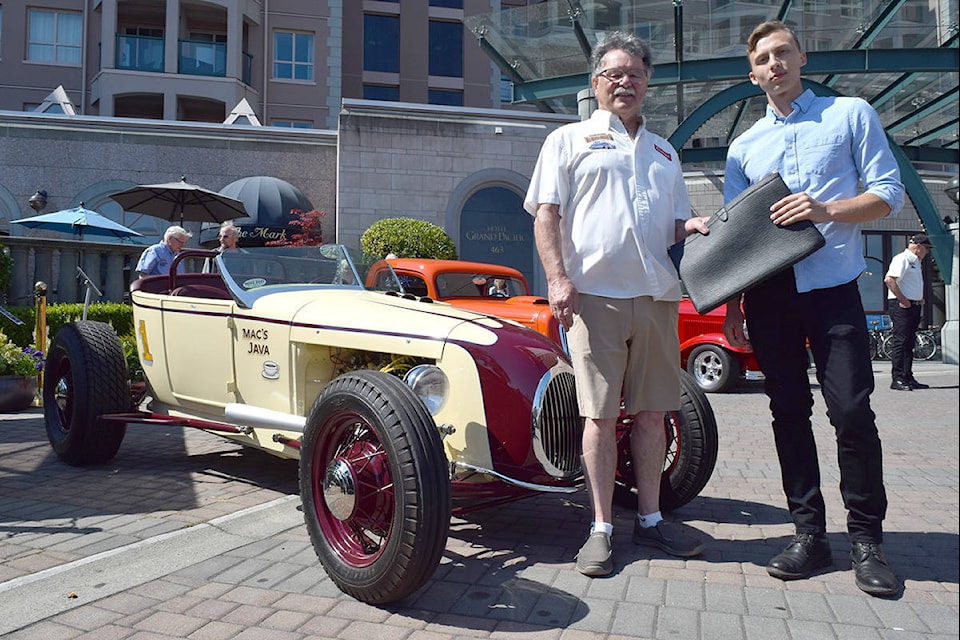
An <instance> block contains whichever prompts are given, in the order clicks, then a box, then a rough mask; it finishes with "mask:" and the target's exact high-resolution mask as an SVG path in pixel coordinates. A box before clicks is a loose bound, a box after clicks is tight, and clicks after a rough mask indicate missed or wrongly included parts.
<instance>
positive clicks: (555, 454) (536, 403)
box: [532, 362, 583, 478]
mask: <svg viewBox="0 0 960 640" xmlns="http://www.w3.org/2000/svg"><path fill="white" fill-rule="evenodd" d="M532 426H533V451H534V454H535V455H536V456H537V460H539V461H540V464H542V465H543V468H544V470H545V471H546V472H547V473H549V474H550V475H551V476H553V477H555V478H572V477H576V476H579V475H580V472H581V471H580V446H581V442H580V441H581V438H582V437H583V419H582V418H581V417H580V410H579V409H578V407H577V390H576V386H575V385H574V379H573V371H572V370H571V369H570V367H569V366H568V365H567V364H566V363H562V362H561V363H558V364H557V365H556V366H555V367H553V368H552V369H551V370H550V371H548V372H547V373H545V374H544V375H543V377H542V378H541V379H540V383H539V384H538V385H537V392H536V395H535V396H534V399H533V424H532Z"/></svg>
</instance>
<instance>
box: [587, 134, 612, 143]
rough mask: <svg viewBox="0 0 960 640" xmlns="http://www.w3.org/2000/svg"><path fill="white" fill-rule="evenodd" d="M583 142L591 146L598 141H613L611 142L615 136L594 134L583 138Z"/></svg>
mask: <svg viewBox="0 0 960 640" xmlns="http://www.w3.org/2000/svg"><path fill="white" fill-rule="evenodd" d="M583 140H584V141H585V142H586V143H587V144H590V143H591V142H596V141H598V140H611V141H612V140H613V136H612V135H611V134H609V133H593V134H590V135H589V136H584V137H583Z"/></svg>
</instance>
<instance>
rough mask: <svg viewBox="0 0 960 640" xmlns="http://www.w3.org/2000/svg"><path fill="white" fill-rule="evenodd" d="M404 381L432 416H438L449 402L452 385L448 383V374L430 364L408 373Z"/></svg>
mask: <svg viewBox="0 0 960 640" xmlns="http://www.w3.org/2000/svg"><path fill="white" fill-rule="evenodd" d="M403 381H404V382H406V383H407V386H409V387H410V388H411V389H413V392H414V393H415V394H417V397H418V398H420V399H421V400H422V401H423V404H425V405H426V407H427V410H428V411H429V412H430V414H431V415H436V414H437V412H438V411H440V409H442V408H443V405H444V404H445V403H446V402H447V392H448V391H449V389H450V384H449V382H448V381H447V374H445V373H444V372H443V371H441V370H440V368H439V367H435V366H433V365H428V364H421V365H418V366H416V367H414V368H413V369H410V371H408V372H407V375H406V376H404V378H403Z"/></svg>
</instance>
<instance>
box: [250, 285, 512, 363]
mask: <svg viewBox="0 0 960 640" xmlns="http://www.w3.org/2000/svg"><path fill="white" fill-rule="evenodd" d="M248 314H249V315H250V316H254V317H258V318H263V319H264V320H266V321H268V322H274V323H281V324H286V323H289V324H290V325H291V332H292V335H291V338H292V339H294V340H296V341H301V342H327V340H328V339H329V336H325V335H324V334H326V333H327V332H336V333H337V334H339V337H338V341H337V342H338V344H343V342H342V340H343V339H344V337H343V336H344V334H347V335H353V336H355V337H356V338H357V340H358V341H360V342H362V341H363V340H362V338H363V336H366V339H367V340H369V339H371V338H372V337H374V336H388V337H393V338H397V339H401V340H410V339H416V340H418V341H420V340H424V341H427V342H433V343H436V347H437V348H438V349H442V345H443V343H444V342H445V341H446V340H447V339H448V338H449V336H450V334H451V333H452V332H453V331H454V329H457V331H456V335H457V340H458V341H467V342H472V343H475V344H479V345H490V344H493V343H495V342H496V341H497V337H496V331H497V330H498V329H500V328H501V327H503V326H504V322H503V321H501V320H499V319H497V318H491V317H489V316H484V315H480V314H477V313H474V312H471V311H467V310H465V309H458V308H456V307H454V306H451V305H449V304H446V303H441V302H434V301H430V300H429V299H421V298H415V297H413V296H401V295H397V294H392V293H385V292H379V291H364V290H342V291H337V290H325V291H301V292H286V293H276V294H272V295H267V296H262V297H261V298H259V299H258V300H257V302H256V303H255V304H254V306H253V308H251V309H249V310H239V309H238V315H248ZM458 327H459V328H458ZM344 346H347V345H344Z"/></svg>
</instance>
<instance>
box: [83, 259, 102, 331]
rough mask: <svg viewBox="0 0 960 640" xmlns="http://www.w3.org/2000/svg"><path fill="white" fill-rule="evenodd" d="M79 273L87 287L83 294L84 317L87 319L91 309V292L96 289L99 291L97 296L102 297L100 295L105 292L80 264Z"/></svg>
mask: <svg viewBox="0 0 960 640" xmlns="http://www.w3.org/2000/svg"><path fill="white" fill-rule="evenodd" d="M77 274H78V275H79V276H80V278H81V279H82V280H83V286H84V287H86V288H87V291H86V293H85V294H84V295H83V319H84V320H86V319H87V311H88V310H89V309H90V296H91V294H92V293H93V292H94V291H96V292H97V297H98V298H100V297H102V296H103V292H101V291H100V289H97V285H95V284H93V281H92V280H90V276H88V275H87V274H86V273H85V272H84V270H83V269H81V268H80V267H79V266H77Z"/></svg>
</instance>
